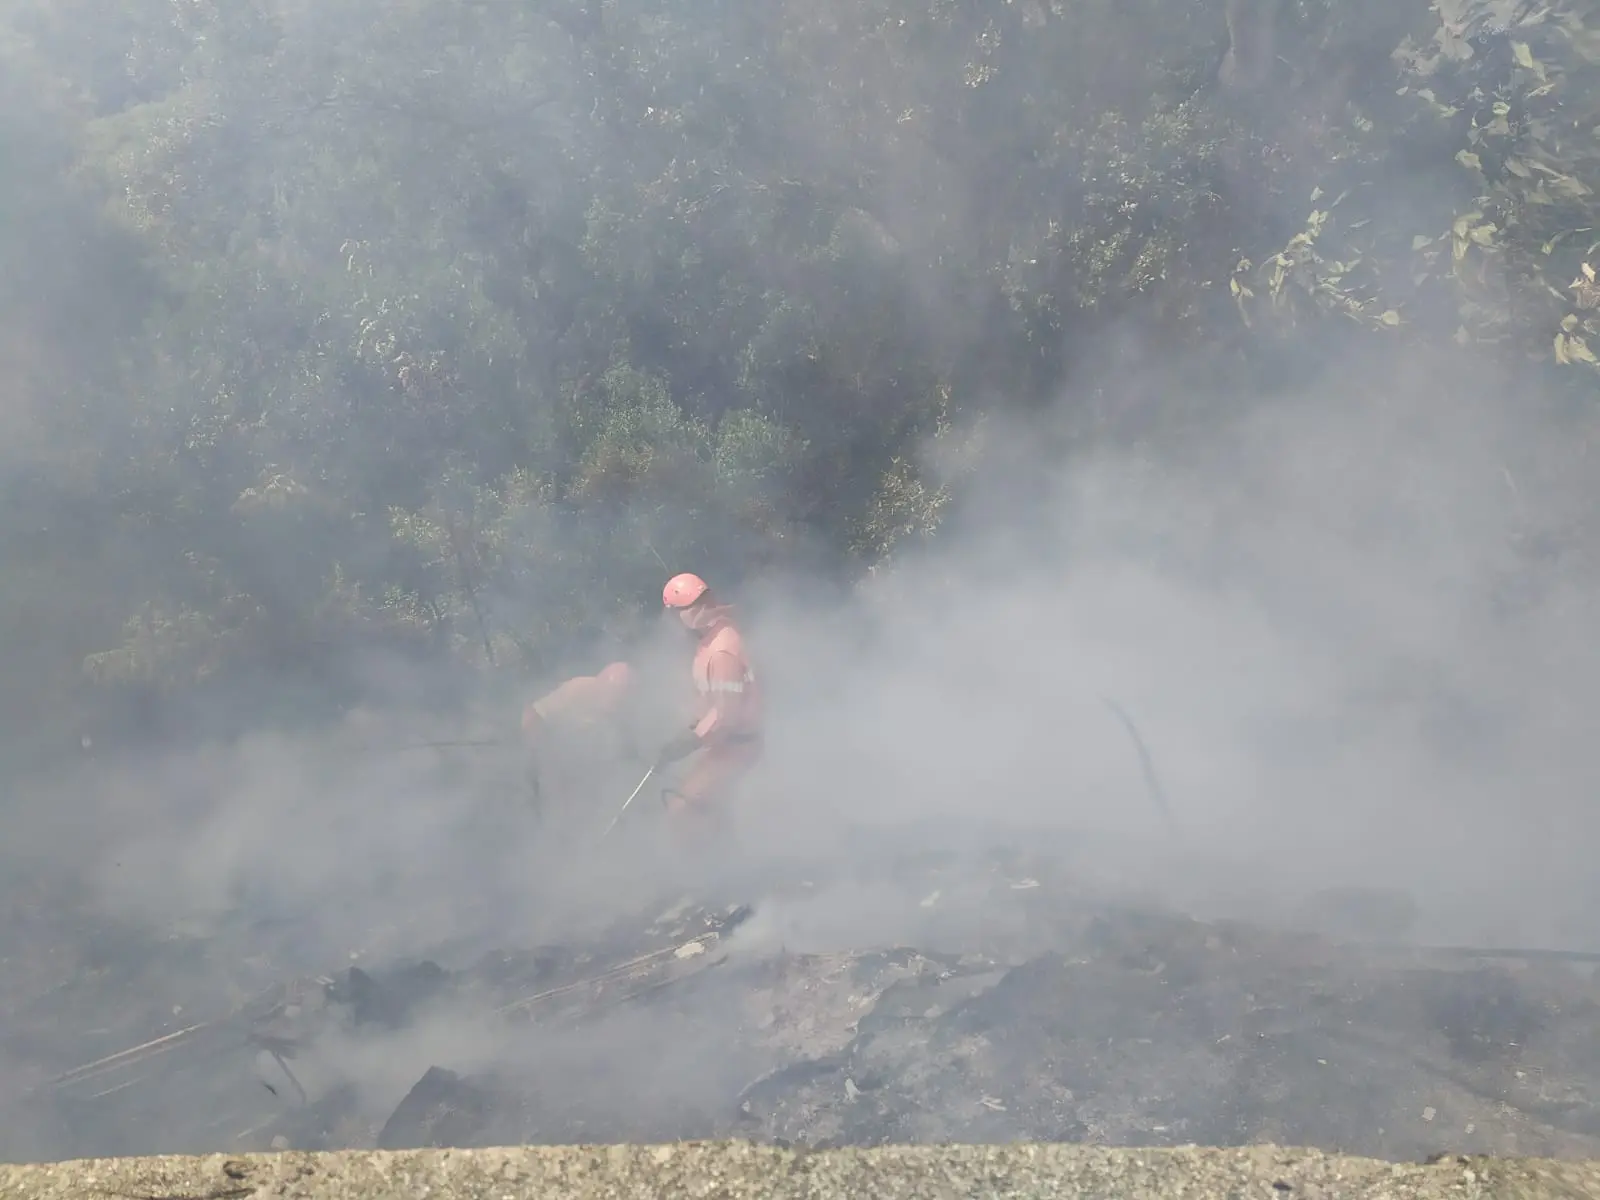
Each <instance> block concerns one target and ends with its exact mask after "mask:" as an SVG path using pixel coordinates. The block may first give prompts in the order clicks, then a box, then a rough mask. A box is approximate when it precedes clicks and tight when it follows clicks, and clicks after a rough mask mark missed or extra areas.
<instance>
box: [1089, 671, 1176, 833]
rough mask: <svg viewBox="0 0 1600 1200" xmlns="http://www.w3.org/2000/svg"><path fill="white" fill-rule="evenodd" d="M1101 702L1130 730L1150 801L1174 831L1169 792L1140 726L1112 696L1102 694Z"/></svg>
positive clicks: (1129, 733)
mask: <svg viewBox="0 0 1600 1200" xmlns="http://www.w3.org/2000/svg"><path fill="white" fill-rule="evenodd" d="M1100 702H1101V703H1102V704H1104V705H1105V706H1106V707H1107V708H1109V709H1110V710H1111V711H1112V713H1114V714H1115V715H1116V718H1117V720H1119V721H1121V722H1122V727H1123V728H1124V729H1126V730H1127V731H1128V736H1129V737H1131V738H1132V739H1133V748H1134V749H1135V750H1137V751H1138V753H1139V770H1140V771H1141V772H1142V773H1143V774H1144V786H1145V790H1146V791H1148V792H1149V793H1150V802H1151V803H1152V804H1154V805H1155V806H1156V808H1158V809H1160V810H1161V815H1162V817H1163V818H1165V820H1166V822H1167V825H1168V826H1170V827H1171V828H1172V829H1173V830H1174V831H1176V830H1177V828H1178V822H1177V821H1176V820H1175V819H1174V818H1173V816H1172V806H1171V805H1169V804H1168V803H1167V793H1166V790H1165V789H1164V788H1162V786H1161V780H1160V779H1158V778H1157V777H1156V764H1155V760H1154V759H1152V758H1151V757H1150V749H1149V747H1147V746H1146V745H1145V744H1144V738H1142V737H1140V736H1139V727H1138V726H1137V725H1135V724H1134V723H1133V718H1132V717H1130V716H1129V715H1128V713H1127V711H1126V710H1125V709H1124V708H1123V707H1122V705H1120V704H1118V703H1117V702H1116V701H1115V700H1113V699H1112V698H1111V697H1110V696H1101V697H1100Z"/></svg>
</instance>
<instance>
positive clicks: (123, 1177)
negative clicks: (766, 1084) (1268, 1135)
mask: <svg viewBox="0 0 1600 1200" xmlns="http://www.w3.org/2000/svg"><path fill="white" fill-rule="evenodd" d="M424 1196H425V1197H428V1200H524V1198H527V1200H533V1198H535V1197H537V1198H538V1200H602V1198H603V1200H631V1198H634V1197H638V1198H640V1200H644V1198H646V1197H652V1198H653V1197H706V1198H708V1200H709V1198H712V1197H715V1198H716V1200H801V1198H802V1197H804V1198H806V1200H842V1198H845V1197H850V1198H855V1197H860V1198H861V1200H965V1198H966V1197H974V1198H976V1197H983V1198H984V1200H1024V1198H1026V1200H1044V1198H1047V1197H1063V1198H1065V1197H1074V1198H1081V1200H1090V1198H1093V1200H1157V1198H1160V1200H1168V1198H1174V1197H1182V1198H1183V1200H1257V1198H1260V1200H1335V1198H1337V1200H1345V1198H1346V1197H1360V1198H1366V1200H1379V1198H1380V1197H1381V1198H1382V1200H1435V1198H1438V1200H1443V1198H1445V1197H1449V1198H1451V1200H1472V1198H1475V1197H1483V1198H1484V1200H1535V1198H1537V1200H1547V1198H1548V1200H1587V1198H1591V1197H1595V1196H1600V1163H1559V1162H1551V1161H1545V1160H1537V1159H1512V1160H1499V1159H1489V1158H1456V1157H1452V1158H1448V1159H1443V1160H1441V1161H1438V1162H1435V1163H1431V1164H1426V1165H1424V1164H1394V1163H1384V1162H1376V1161H1373V1160H1371V1159H1362V1158H1347V1157H1342V1156H1339V1155H1330V1154H1322V1153H1319V1152H1316V1151H1309V1150H1288V1149H1281V1148H1278V1147H1273V1146H1260V1147H1248V1148H1244V1149H1229V1150H1213V1149H1191V1148H1184V1149H1174V1150H1114V1149H1104V1148H1099V1147H1086V1146H1055V1145H1034V1146H948V1147H909V1148H907V1147H887V1148H882V1149H875V1150H829V1151H814V1152H793V1151H784V1150H775V1149H770V1148H766V1147H758V1146H752V1145H747V1144H744V1143H710V1142H704V1143H681V1144H678V1145H672V1146H615V1147H606V1146H602V1147H594V1146H555V1147H530V1148H518V1149H502V1150H410V1151H394V1152H381V1151H345V1152H339V1153H330V1154H267V1155H239V1156H228V1155H220V1154H219V1155H211V1156H208V1157H204V1158H178V1157H171V1158H129V1159H87V1160H83V1161H78V1162H64V1163H50V1164H43V1165H37V1166H0V1200H68V1198H69V1197H70V1198H71V1200H95V1198H105V1200H112V1198H114V1200H255V1198H260V1200H270V1198H273V1197H282V1198H284V1200H289V1198H294V1200H400V1198H402V1197H405V1198H408V1200H409V1198H411V1197H424Z"/></svg>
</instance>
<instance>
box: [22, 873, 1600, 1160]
mask: <svg viewBox="0 0 1600 1200" xmlns="http://www.w3.org/2000/svg"><path fill="white" fill-rule="evenodd" d="M773 891H774V892H775V893H777V898H775V899H773V900H772V901H771V902H770V903H763V904H760V905H758V906H757V907H756V909H755V911H754V912H753V913H752V912H750V911H749V910H746V909H743V908H740V907H737V906H728V905H717V906H706V905H702V904H698V903H696V902H694V901H693V899H692V898H691V899H688V900H685V901H684V902H682V903H679V904H675V905H669V906H659V907H657V908H655V909H652V910H651V911H649V912H642V913H639V914H637V915H636V916H634V917H631V918H629V919H628V920H624V921H621V922H619V923H618V924H617V925H616V926H615V928H613V929H612V930H611V931H609V932H608V933H606V934H605V935H603V936H599V937H596V938H595V939H593V940H592V941H589V942H586V943H585V944H584V945H581V946H576V945H573V946H543V947H521V948H507V949H500V950H494V951H489V952H482V951H481V950H474V951H472V952H470V953H468V952H466V951H464V950H463V951H460V952H458V953H456V954H455V956H454V957H452V954H451V953H449V952H445V951H441V952H438V953H435V954H433V955H431V956H430V957H427V958H421V957H419V958H415V959H409V960H407V959H398V958H397V959H394V960H391V961H384V962H377V963H367V962H366V961H365V960H363V962H362V964H361V965H359V966H352V965H350V964H349V963H338V964H332V966H331V968H330V970H329V971H328V973H326V974H322V975H311V976H304V977H299V978H292V979H281V978H279V979H271V978H266V976H268V975H270V974H271V967H270V964H269V962H268V961H267V959H266V958H262V959H257V960H251V959H248V958H231V957H227V956H224V955H222V954H221V952H220V951H219V950H218V949H217V948H216V947H215V946H214V945H210V944H207V943H205V942H201V941H198V940H185V939H183V938H170V939H167V940H164V941H160V942H143V943H137V944H129V943H128V942H127V941H126V940H122V939H119V937H118V936H117V935H116V934H114V933H112V932H108V933H105V934H104V935H103V936H104V939H105V944H103V945H99V946H98V947H96V946H94V945H87V946H85V944H83V943H82V941H81V939H80V943H79V945H78V948H77V949H76V950H75V951H74V954H75V955H76V956H77V957H76V958H75V959H74V960H73V962H72V964H71V971H70V975H69V977H68V978H66V979H64V980H63V981H62V982H61V983H60V984H58V985H57V986H55V987H53V988H52V989H50V990H48V991H40V992H35V993H33V994H22V992H21V991H20V990H19V989H18V987H17V986H16V985H15V980H16V979H18V978H22V977H23V976H24V975H26V976H27V977H29V978H33V977H36V976H37V974H38V972H39V970H41V969H42V968H41V967H40V964H38V963H34V964H33V965H32V969H31V970H30V971H29V972H21V971H19V970H18V965H19V964H18V961H17V959H16V957H15V955H13V956H12V957H11V958H9V959H8V966H7V971H8V973H10V975H9V977H10V979H11V980H12V983H11V984H9V985H8V991H7V995H6V997H5V1003H6V1006H7V1013H8V1019H7V1023H6V1033H7V1041H6V1044H5V1053H6V1056H7V1062H8V1064H9V1069H8V1076H9V1080H10V1082H9V1083H7V1084H6V1085H5V1087H6V1090H7V1093H8V1094H7V1097H6V1100H7V1109H8V1110H9V1112H8V1113H7V1114H6V1120H5V1121H4V1122H3V1124H4V1125H5V1127H6V1129H7V1133H6V1138H7V1140H8V1144H7V1145H6V1146H5V1147H4V1151H5V1157H8V1158H12V1159H18V1158H24V1157H26V1158H66V1157H79V1156H88V1155H114V1154H134V1153H139V1154H150V1153H194V1152H208V1151H234V1152H243V1151H249V1150H264V1149H270V1148H279V1149H282V1148H295V1149H334V1148H346V1147H355V1148H360V1147H374V1146H376V1147H383V1148H400V1147H415V1146H426V1145H450V1146H486V1145H507V1144H519V1143H532V1144H538V1143H567V1142H620V1141H632V1142H639V1141H663V1140H672V1139H679V1138H714V1137H715V1138H721V1137H734V1138H747V1139H753V1140H756V1141H766V1142H773V1143H777V1144H780V1145H794V1146H809V1147H830V1146H841V1145H881V1144H886V1143H931V1142H945V1141H963V1142H1007V1141H1014V1140H1023V1139H1027V1140H1040V1139H1042V1140H1051V1141H1076V1142H1089V1143H1102V1144H1117V1145H1182V1144H1190V1143H1202V1144H1218V1145H1238V1144H1245V1143H1255V1142H1275V1143H1279V1144H1292V1145H1302V1146H1310V1147H1317V1148H1322V1149H1327V1150H1334V1151H1342V1152H1347V1153H1354V1154H1361V1155H1369V1156H1374V1157H1380V1158H1390V1159H1397V1160H1417V1159H1422V1158H1425V1157H1427V1156H1429V1155H1433V1154H1439V1153H1447V1152H1450V1153H1454V1152H1460V1153H1493V1154H1514V1155H1537V1156H1550V1157H1558V1158H1579V1157H1588V1158H1600V1106H1597V1098H1600V984H1597V981H1596V979H1595V976H1594V969H1593V967H1592V965H1591V964H1590V963H1589V962H1587V961H1584V960H1583V959H1582V958H1581V956H1574V957H1569V958H1563V957H1561V956H1559V955H1549V956H1541V955H1538V954H1533V953H1529V954H1525V955H1521V956H1518V955H1512V954H1507V953H1494V954H1487V953H1468V952H1465V951H1451V950H1437V949H1434V950H1430V949H1424V948H1416V947H1411V948H1404V947H1382V948H1380V947H1377V946H1373V945H1361V944H1353V943H1341V942H1338V941H1335V940H1332V939H1330V938H1328V937H1324V936H1318V935H1315V934H1311V933H1298V932H1294V931H1292V930H1286V929H1275V928H1267V927H1265V926H1257V925H1250V924H1245V923H1239V922H1227V921H1211V922H1207V921H1200V920H1195V919H1191V918H1189V917H1186V916H1184V915H1182V914H1179V913H1175V912H1171V911H1162V910H1161V909H1159V908H1156V907H1152V906H1138V905H1132V904H1129V903H1125V902H1119V901H1115V900H1112V899H1108V898H1107V897H1106V896H1105V895H1103V894H1093V893H1091V892H1090V891H1088V890H1086V889H1084V888H1083V887H1082V886H1081V884H1080V882H1079V881H1078V877H1077V876H1075V875H1074V874H1073V873H1072V872H1071V871H1067V870H1064V869H1063V868H1062V867H1061V865H1060V863H1059V861H1058V860H1054V859H1050V858H1047V857H1045V856H1043V855H1040V856H1037V857H1030V856H1029V855H1028V854H1027V853H1026V852H1018V851H1009V852H1006V851H1002V852H995V853H985V854H976V853H968V854H963V855H953V854H945V855H937V854H929V855H922V856H908V857H906V858H904V859H902V860H901V861H899V862H898V863H896V864H895V866H894V867H893V869H892V870H890V869H887V868H885V869H884V873H883V875H882V876H881V877H875V878H871V879H863V878H854V879H831V880H826V881H819V880H800V879H793V880H789V881H787V882H785V883H784V884H782V885H781V886H780V885H778V884H776V883H775V884H774V886H773ZM894 902H898V903H900V904H901V905H902V906H903V907H904V909H905V911H906V912H908V913H911V914H913V915H914V917H915V916H916V915H920V917H921V918H923V922H922V924H921V925H919V924H918V922H917V920H916V919H910V920H906V921H901V922H900V923H899V925H898V928H899V929H900V930H901V931H903V932H904V936H903V937H901V938H898V939H891V940H883V939H877V940H874V939H873V937H872V936H871V934H870V929H871V928H872V923H871V922H868V921H862V922H861V923H860V928H861V931H862V932H861V937H860V939H859V942H851V941H850V939H848V938H846V939H843V944H841V939H838V938H835V939H834V940H833V942H832V944H827V945H819V944H817V939H816V938H815V937H814V936H810V935H808V934H807V932H806V929H805V926H806V914H807V912H808V911H810V910H811V909H812V908H815V907H817V906H819V905H821V906H824V907H827V908H828V910H829V911H830V912H834V913H837V912H838V911H839V910H840V908H841V907H842V908H843V909H844V910H845V912H846V918H847V919H846V925H847V926H848V924H849V921H848V916H849V908H850V906H851V905H862V906H868V905H879V904H884V903H894ZM1324 902H1325V904H1327V905H1331V906H1334V907H1336V908H1338V907H1344V908H1351V909H1357V910H1359V909H1361V908H1363V906H1365V907H1366V908H1368V909H1371V908H1372V907H1373V906H1374V904H1376V913H1377V919H1378V920H1379V921H1380V922H1381V920H1382V919H1383V918H1384V916H1385V912H1386V910H1385V903H1387V902H1386V901H1384V899H1383V898H1382V897H1379V898H1377V899H1376V900H1374V898H1373V897H1371V896H1368V895H1364V894H1361V893H1350V894H1347V895H1332V896H1329V897H1326V898H1325V900H1324ZM40 911H46V910H43V909H38V908H34V909H28V910H26V912H33V913H38V912H40ZM863 911H864V909H863ZM26 912H25V911H24V910H23V909H20V908H19V909H18V919H19V920H21V919H23V918H24V917H25V916H26ZM1356 916H1357V917H1358V918H1362V917H1364V918H1365V919H1368V920H1370V919H1372V917H1373V914H1372V913H1371V912H1367V913H1365V914H1363V913H1360V912H1358V913H1357V914H1356ZM35 919H40V920H42V919H44V918H38V917H36V918H35ZM36 932H37V933H38V935H39V936H37V937H35V938H34V939H33V941H32V942H28V943H27V944H32V945H36V946H48V945H49V944H50V941H49V938H48V937H46V936H44V935H45V934H47V933H48V932H49V931H48V930H39V931H36ZM12 935H13V936H12V943H11V944H12V945H21V944H24V943H25V942H26V941H27V940H26V939H19V938H18V936H17V933H16V924H15V922H14V923H13V927H12ZM36 953H37V954H39V955H43V956H45V957H46V958H48V957H49V954H50V953H51V952H50V951H49V950H47V949H40V950H38V951H36ZM207 956H212V958H213V959H214V960H215V961H212V962H211V963H210V966H211V968H212V969H211V970H209V972H203V971H198V970H196V969H195V967H196V964H197V963H199V964H201V965H204V962H205V960H206V959H207ZM46 965H48V964H46ZM180 975H181V976H182V977H183V978H184V979H185V980H190V981H192V980H194V979H196V978H202V977H203V978H206V979H209V980H211V981H212V983H211V985H210V990H209V992H207V993H206V994H201V995H195V994H184V995H177V994H171V995H168V994H164V993H163V992H162V986H163V985H162V980H163V978H167V977H170V978H173V979H176V978H177V977H179V976H180ZM191 986H192V985H191ZM119 994H125V995H127V996H129V997H132V996H138V997H140V1001H139V1003H138V1004H134V1003H132V1002H131V1001H130V1003H129V1004H128V1005H126V1006H120V1007H119V1006H118V1005H116V1004H114V1003H112V1004H108V1003H107V997H108V996H110V997H115V996H117V995H119ZM153 1037H161V1038H164V1039H166V1040H163V1041H158V1042H155V1043H154V1044H148V1045H145V1044H143V1043H146V1042H147V1040H148V1039H151V1038H153Z"/></svg>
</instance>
